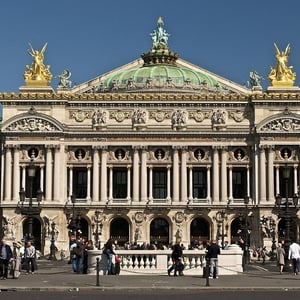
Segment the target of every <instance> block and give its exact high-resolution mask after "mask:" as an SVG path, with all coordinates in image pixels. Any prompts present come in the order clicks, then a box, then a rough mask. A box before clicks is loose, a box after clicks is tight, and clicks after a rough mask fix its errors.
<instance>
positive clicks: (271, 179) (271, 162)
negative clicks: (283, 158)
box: [268, 146, 275, 202]
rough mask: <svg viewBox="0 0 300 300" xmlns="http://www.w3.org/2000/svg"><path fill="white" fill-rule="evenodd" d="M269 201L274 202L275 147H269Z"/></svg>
mask: <svg viewBox="0 0 300 300" xmlns="http://www.w3.org/2000/svg"><path fill="white" fill-rule="evenodd" d="M268 201H269V202H274V201H275V198H274V149H273V147H272V146H270V147H269V149H268Z"/></svg>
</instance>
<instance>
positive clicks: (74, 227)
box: [68, 194, 78, 242]
mask: <svg viewBox="0 0 300 300" xmlns="http://www.w3.org/2000/svg"><path fill="white" fill-rule="evenodd" d="M71 202H72V216H71V220H70V222H69V225H68V229H69V230H70V239H71V237H72V236H75V240H76V237H77V229H78V226H77V221H76V216H75V203H76V195H74V194H73V195H71ZM70 242H71V240H70Z"/></svg>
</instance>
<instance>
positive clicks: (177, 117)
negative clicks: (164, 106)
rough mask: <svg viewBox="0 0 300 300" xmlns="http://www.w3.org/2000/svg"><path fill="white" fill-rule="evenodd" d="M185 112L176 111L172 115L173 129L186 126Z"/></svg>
mask: <svg viewBox="0 0 300 300" xmlns="http://www.w3.org/2000/svg"><path fill="white" fill-rule="evenodd" d="M186 120H187V112H186V111H184V110H182V109H177V110H176V111H174V112H173V115H172V126H173V128H174V129H176V128H181V127H185V126H186Z"/></svg>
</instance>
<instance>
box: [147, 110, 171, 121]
mask: <svg viewBox="0 0 300 300" xmlns="http://www.w3.org/2000/svg"><path fill="white" fill-rule="evenodd" d="M171 114H172V113H171V112H169V111H162V110H158V111H153V112H151V113H150V119H154V120H155V121H157V122H163V121H164V120H166V119H171Z"/></svg>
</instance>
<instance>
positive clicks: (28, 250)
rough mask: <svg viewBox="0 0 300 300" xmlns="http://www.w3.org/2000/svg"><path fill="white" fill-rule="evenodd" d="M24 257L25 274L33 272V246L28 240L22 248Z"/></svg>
mask: <svg viewBox="0 0 300 300" xmlns="http://www.w3.org/2000/svg"><path fill="white" fill-rule="evenodd" d="M24 258H25V263H26V274H34V271H35V263H36V262H35V247H34V246H33V244H32V242H31V241H28V242H27V244H26V246H25V249H24Z"/></svg>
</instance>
